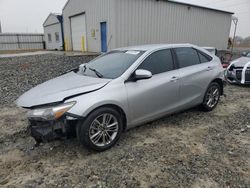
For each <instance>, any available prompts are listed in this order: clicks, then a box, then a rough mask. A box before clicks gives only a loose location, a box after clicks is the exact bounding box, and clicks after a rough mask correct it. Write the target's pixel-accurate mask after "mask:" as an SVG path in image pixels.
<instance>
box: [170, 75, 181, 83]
mask: <svg viewBox="0 0 250 188" xmlns="http://www.w3.org/2000/svg"><path fill="white" fill-rule="evenodd" d="M177 80H179V78H178V77H177V76H173V77H172V78H171V79H170V82H176V81H177Z"/></svg>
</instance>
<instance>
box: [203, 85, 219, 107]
mask: <svg viewBox="0 0 250 188" xmlns="http://www.w3.org/2000/svg"><path fill="white" fill-rule="evenodd" d="M219 98H220V91H219V88H218V87H216V86H212V87H210V88H209V90H208V92H207V96H206V105H207V106H208V107H209V108H213V107H214V106H215V105H216V104H217V103H218V101H219Z"/></svg>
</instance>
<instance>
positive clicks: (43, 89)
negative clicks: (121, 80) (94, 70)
mask: <svg viewBox="0 0 250 188" xmlns="http://www.w3.org/2000/svg"><path fill="white" fill-rule="evenodd" d="M109 81H110V79H98V78H94V77H87V76H82V75H78V74H76V73H74V72H69V73H67V74H64V75H62V76H59V77H57V78H54V79H52V80H49V81H47V82H44V83H43V84H40V85H38V86H36V87H34V88H32V89H31V90H29V91H28V92H26V93H24V94H23V95H22V96H21V97H19V98H18V100H17V101H16V103H17V105H19V106H22V107H27V108H28V107H32V106H39V105H44V104H49V103H54V102H60V101H63V100H64V99H65V98H66V97H69V96H71V95H77V94H80V93H86V92H91V91H94V90H97V89H100V88H101V87H103V86H105V85H106V84H107V83H108V82H109Z"/></svg>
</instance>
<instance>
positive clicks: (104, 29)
mask: <svg viewBox="0 0 250 188" xmlns="http://www.w3.org/2000/svg"><path fill="white" fill-rule="evenodd" d="M101 50H102V52H107V22H101Z"/></svg>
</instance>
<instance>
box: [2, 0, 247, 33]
mask: <svg viewBox="0 0 250 188" xmlns="http://www.w3.org/2000/svg"><path fill="white" fill-rule="evenodd" d="M66 1H67V0H0V21H1V23H2V29H3V32H35V33H37V32H43V28H42V23H43V22H44V20H45V19H46V17H47V16H48V14H49V13H50V12H55V13H60V12H61V10H62V8H63V6H64V4H65V3H66ZM178 1H182V2H187V3H192V4H198V5H203V6H208V7H212V8H217V9H223V10H227V11H233V12H235V16H237V17H238V18H239V25H238V31H237V35H240V36H243V37H246V36H250V1H249V0H178Z"/></svg>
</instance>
